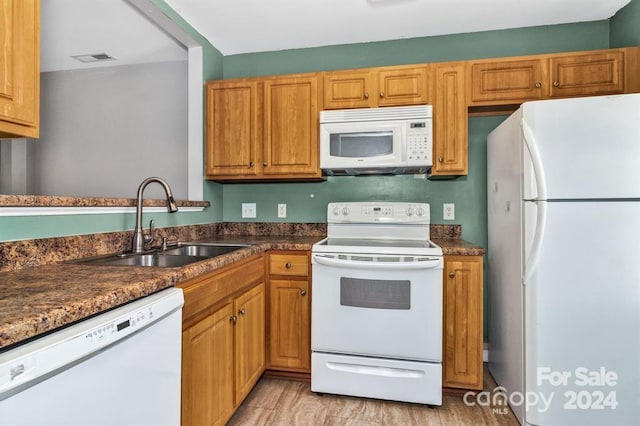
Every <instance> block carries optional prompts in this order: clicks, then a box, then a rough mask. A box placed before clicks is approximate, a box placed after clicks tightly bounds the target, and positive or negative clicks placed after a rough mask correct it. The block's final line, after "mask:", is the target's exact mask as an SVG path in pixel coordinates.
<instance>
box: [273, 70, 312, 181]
mask: <svg viewBox="0 0 640 426" xmlns="http://www.w3.org/2000/svg"><path fill="white" fill-rule="evenodd" d="M264 104H265V109H264V147H263V150H264V153H263V164H262V167H263V169H262V172H263V174H264V175H265V176H286V175H294V176H300V175H305V176H307V177H316V178H319V177H320V176H321V172H320V162H319V159H318V155H319V145H318V114H319V110H318V85H317V77H315V76H313V77H300V78H281V79H273V80H267V81H265V83H264Z"/></svg>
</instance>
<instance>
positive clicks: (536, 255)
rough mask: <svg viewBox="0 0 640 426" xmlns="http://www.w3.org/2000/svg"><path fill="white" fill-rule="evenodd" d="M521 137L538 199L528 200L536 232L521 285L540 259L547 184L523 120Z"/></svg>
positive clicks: (531, 273)
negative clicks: (533, 205) (534, 211)
mask: <svg viewBox="0 0 640 426" xmlns="http://www.w3.org/2000/svg"><path fill="white" fill-rule="evenodd" d="M521 124H522V136H523V140H524V143H525V145H526V146H527V150H528V151H529V155H530V156H531V164H532V166H533V173H534V175H535V181H536V189H537V191H538V197H537V199H536V200H530V201H532V202H534V203H536V207H537V217H536V230H535V233H534V234H533V242H532V243H531V249H530V251H529V256H527V259H526V261H525V264H524V276H523V279H522V283H523V285H527V283H528V282H529V281H530V280H531V276H532V275H533V273H534V272H535V270H536V267H537V266H538V260H539V259H540V251H541V249H542V240H543V237H544V231H545V228H546V225H547V201H546V200H547V183H546V180H545V176H544V169H543V167H542V159H541V158H540V152H539V151H538V145H537V143H536V139H535V136H534V135H533V132H532V131H531V128H530V127H529V125H528V124H527V122H526V121H524V119H523V120H522V123H521Z"/></svg>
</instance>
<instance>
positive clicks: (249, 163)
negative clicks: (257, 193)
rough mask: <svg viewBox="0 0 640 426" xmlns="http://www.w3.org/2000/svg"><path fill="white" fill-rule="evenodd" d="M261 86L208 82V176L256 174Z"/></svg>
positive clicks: (243, 82) (249, 83)
mask: <svg viewBox="0 0 640 426" xmlns="http://www.w3.org/2000/svg"><path fill="white" fill-rule="evenodd" d="M258 86H259V85H258V82H256V81H240V82H226V81H215V82H208V83H207V117H206V123H207V136H206V138H207V139H206V140H207V145H206V175H207V177H215V176H216V175H238V176H255V175H257V173H258V167H257V145H258V143H260V142H261V138H260V130H261V127H260V105H259V99H258V91H259V87H258Z"/></svg>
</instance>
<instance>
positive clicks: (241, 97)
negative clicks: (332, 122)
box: [206, 74, 322, 181]
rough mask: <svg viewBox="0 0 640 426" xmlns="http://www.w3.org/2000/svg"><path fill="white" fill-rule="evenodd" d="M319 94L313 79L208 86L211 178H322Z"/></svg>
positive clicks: (208, 171)
mask: <svg viewBox="0 0 640 426" xmlns="http://www.w3.org/2000/svg"><path fill="white" fill-rule="evenodd" d="M319 94H320V91H319V90H318V77H317V76H316V75H315V74H313V75H296V76H287V77H282V78H279V77H272V78H263V79H239V80H229V81H227V80H221V81H210V82H207V110H206V117H207V145H206V177H207V179H211V180H219V181H242V180H285V179H286V180H319V179H321V177H322V174H321V171H320V160H319V151H320V148H319V145H318V117H319V114H320V111H319Z"/></svg>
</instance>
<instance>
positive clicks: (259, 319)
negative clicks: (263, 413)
mask: <svg viewBox="0 0 640 426" xmlns="http://www.w3.org/2000/svg"><path fill="white" fill-rule="evenodd" d="M264 298H265V296H264V283H261V284H259V285H257V286H256V287H254V288H252V289H251V290H249V291H247V292H246V293H244V294H243V295H241V296H239V297H238V298H237V299H235V300H234V303H233V305H234V312H235V315H236V317H237V320H236V325H235V361H236V363H235V380H236V392H235V404H236V406H238V405H240V403H241V402H242V400H243V399H244V398H245V397H246V396H247V395H248V394H249V392H250V391H251V389H252V388H253V386H254V385H255V384H256V383H257V382H258V379H260V376H261V375H262V373H263V372H264V368H265V353H264V352H265V338H264V337H265V327H264V325H265V318H264V313H265V309H264V306H265V305H264V302H265V301H264Z"/></svg>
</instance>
